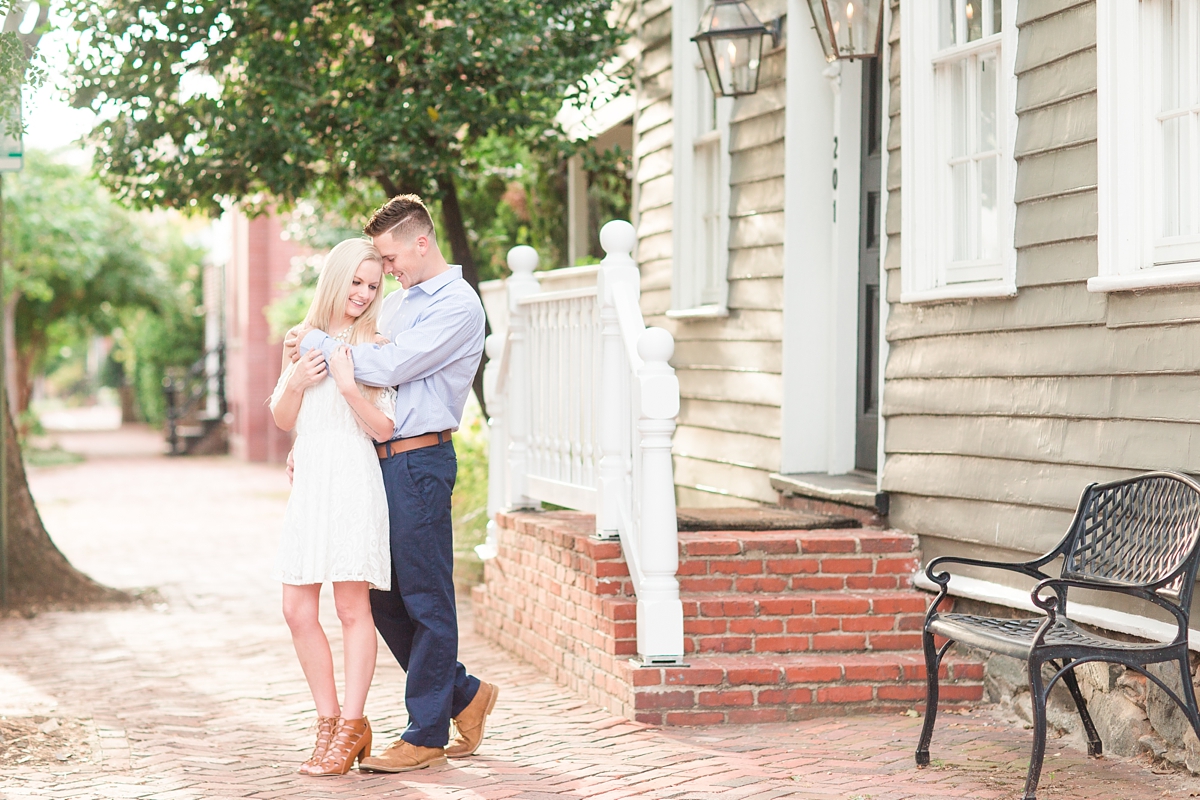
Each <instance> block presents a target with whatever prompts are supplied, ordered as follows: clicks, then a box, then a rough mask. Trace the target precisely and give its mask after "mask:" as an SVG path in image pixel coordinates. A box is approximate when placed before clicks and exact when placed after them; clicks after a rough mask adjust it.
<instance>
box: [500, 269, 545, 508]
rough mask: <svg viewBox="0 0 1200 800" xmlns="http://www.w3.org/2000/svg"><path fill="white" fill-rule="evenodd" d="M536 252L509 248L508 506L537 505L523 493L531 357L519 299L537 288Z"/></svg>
mask: <svg viewBox="0 0 1200 800" xmlns="http://www.w3.org/2000/svg"><path fill="white" fill-rule="evenodd" d="M537 263H538V254H537V251H536V250H534V249H533V248H532V247H529V246H528V245H518V246H517V247H514V248H513V249H511V250H509V251H508V268H509V269H510V270H512V275H511V276H510V277H509V279H508V280H507V281H506V285H507V288H508V337H509V347H510V350H509V358H510V361H509V363H510V367H509V374H508V403H507V411H508V426H507V427H508V505H509V507H510V508H536V507H537V502H536V501H534V500H531V499H529V497H527V496H526V492H525V489H526V486H527V483H526V480H525V478H526V475H527V474H528V457H529V452H528V449H529V424H530V390H531V385H530V379H531V373H530V359H529V341H528V338H527V334H528V325H529V313H528V311H527V309H526V308H525V307H524V306H522V305H521V303H520V300H521V298H523V297H528V296H529V295H531V294H537V292H538V290H539V287H538V282H537V279H536V278H534V277H533V271H534V269H536V268H537Z"/></svg>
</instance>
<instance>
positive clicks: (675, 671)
mask: <svg viewBox="0 0 1200 800" xmlns="http://www.w3.org/2000/svg"><path fill="white" fill-rule="evenodd" d="M497 522H498V524H499V525H500V527H501V529H502V530H501V533H500V554H499V556H498V557H497V558H496V559H494V560H493V561H491V562H489V563H488V565H487V568H486V571H485V582H484V584H482V585H481V586H479V587H477V588H476V589H475V592H474V594H473V598H474V600H475V607H476V614H475V618H476V627H477V629H478V630H479V631H480V632H481V633H483V634H484V635H486V636H489V637H491V638H493V639H494V640H496V641H497V642H499V643H500V644H502V645H504V646H505V647H508V648H509V649H511V650H513V651H515V652H516V653H517V654H518V655H521V656H522V657H523V658H526V659H527V660H529V661H532V662H533V663H534V664H536V665H538V666H541V667H543V669H544V670H545V671H546V672H547V673H548V674H549V675H550V677H552V678H553V679H555V680H557V681H559V682H562V683H566V684H567V685H570V686H571V687H572V688H574V689H576V691H579V692H580V693H582V694H585V695H587V696H588V697H589V699H591V700H593V701H594V702H600V703H601V704H603V705H606V706H608V707H609V708H611V709H612V710H613V711H616V712H618V713H622V714H624V715H626V716H629V717H632V718H634V719H636V720H638V721H641V722H647V723H652V724H660V725H662V724H665V725H707V724H717V723H748V722H776V721H783V720H787V719H802V718H807V717H813V716H822V715H833V714H845V713H864V712H871V713H876V712H879V713H887V712H895V713H898V712H900V711H903V710H906V709H909V708H920V707H921V706H923V701H924V696H925V665H924V658H923V656H922V654H921V634H920V630H921V622H922V619H923V616H924V612H925V607H926V605H927V603H928V601H929V595H927V594H925V593H922V592H918V591H915V590H913V589H912V588H911V576H912V574H913V572H914V571H915V569H916V568H917V562H918V555H917V552H916V540H915V539H914V537H912V536H909V535H907V534H903V533H899V532H896V531H880V530H866V529H861V528H850V529H837V530H788V531H751V532H730V531H721V532H709V531H699V532H681V533H680V534H679V542H680V548H679V551H680V553H679V556H680V564H679V572H678V575H679V583H680V595H681V598H682V600H683V613H684V650H685V654H686V659H685V661H686V664H687V666H685V667H640V666H638V665H637V664H636V663H634V662H632V661H631V660H630V657H631V656H635V655H636V653H637V646H636V623H635V621H634V620H635V617H636V608H637V601H636V599H635V598H634V596H633V590H632V586H631V585H630V581H629V573H628V570H627V568H626V565H625V562H624V559H623V557H622V555H621V549H620V545H619V544H618V543H616V542H601V541H597V540H595V539H594V538H592V537H591V533H592V531H593V522H592V518H591V517H589V516H586V515H582V514H577V513H575V512H544V513H539V512H521V513H513V514H501V515H498V517H497ZM943 669H944V670H945V673H944V675H943V683H942V692H941V697H942V703H943V705H946V706H952V705H955V704H959V705H961V704H964V703H971V702H975V701H978V700H980V699H981V698H982V695H983V684H982V681H983V666H982V664H980V663H977V662H972V661H966V660H963V659H957V658H954V657H949V658H947V660H946V661H945V662H944V666H943Z"/></svg>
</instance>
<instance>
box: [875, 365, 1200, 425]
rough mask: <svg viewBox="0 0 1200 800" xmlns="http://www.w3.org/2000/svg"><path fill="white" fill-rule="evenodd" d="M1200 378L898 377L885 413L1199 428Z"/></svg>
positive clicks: (890, 386)
mask: <svg viewBox="0 0 1200 800" xmlns="http://www.w3.org/2000/svg"><path fill="white" fill-rule="evenodd" d="M1197 397H1200V375H1198V374H1196V373H1190V374H1171V373H1163V374H1154V373H1149V374H1141V375H1051V376H1045V377H1022V378H1019V379H1018V378H1012V377H1004V378H973V377H968V378H934V379H925V378H900V379H895V380H891V381H888V385H887V392H886V393H885V396H884V410H883V413H884V415H885V416H887V417H888V419H889V421H890V419H891V418H892V417H899V416H902V415H916V414H929V415H933V416H935V417H941V416H944V415H961V416H999V417H1042V418H1045V419H1058V418H1064V419H1088V420H1157V421H1164V422H1186V423H1189V424H1196V423H1200V403H1198V402H1196V398H1197Z"/></svg>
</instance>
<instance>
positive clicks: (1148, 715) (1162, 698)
mask: <svg viewBox="0 0 1200 800" xmlns="http://www.w3.org/2000/svg"><path fill="white" fill-rule="evenodd" d="M955 610H956V611H961V612H963V613H968V614H986V615H988V616H995V617H1015V616H1032V615H1027V614H1021V613H1020V612H1015V611H1013V610H1012V609H1010V608H1006V607H1003V606H995V605H991V604H988V603H980V602H976V601H969V600H961V599H960V600H958V601H957V602H956V604H955ZM1105 635H1106V636H1111V637H1114V638H1123V637H1122V635H1121V634H1116V633H1112V632H1108V631H1106V632H1105ZM973 655H975V656H976V657H979V658H982V659H984V660H985V663H986V666H985V677H984V688H985V689H986V692H987V699H988V700H990V701H992V702H994V703H999V704H1000V705H1001V706H1004V707H1007V708H1010V709H1012V711H1013V712H1014V713H1015V714H1016V715H1017V716H1018V717H1020V718H1021V719H1023V720H1025V721H1026V722H1028V723H1032V722H1033V703H1032V699H1031V697H1030V693H1029V677H1028V675H1027V673H1026V667H1025V664H1024V663H1023V662H1021V661H1019V660H1017V659H1014V658H1010V657H1008V656H1002V655H995V654H985V653H978V652H976V653H974V654H973ZM1198 664H1200V654H1197V653H1192V658H1191V671H1192V678H1191V679H1192V683H1193V685H1197V666H1198ZM1150 670H1151V671H1152V672H1154V674H1156V675H1157V676H1158V677H1159V678H1161V679H1162V680H1163V682H1164V683H1166V684H1167V685H1168V686H1171V687H1172V688H1174V689H1176V691H1178V690H1179V677H1178V675H1179V673H1178V670H1175V669H1171V668H1170V666H1169V665H1156V666H1152V667H1151V668H1150ZM1075 674H1076V677H1077V679H1078V681H1079V688H1080V690H1081V691H1082V692H1083V698H1084V700H1085V701H1087V704H1088V712H1089V713H1090V714H1091V717H1092V722H1094V723H1095V725H1096V731H1097V733H1099V734H1100V740H1101V741H1102V742H1103V744H1104V752H1105V753H1111V754H1112V755H1118V756H1126V757H1132V756H1138V755H1142V754H1147V755H1150V756H1151V757H1153V758H1155V759H1158V760H1162V761H1166V762H1169V763H1171V764H1173V765H1175V766H1179V767H1185V768H1187V769H1188V770H1190V771H1191V772H1193V773H1195V774H1200V742H1198V741H1197V740H1196V735H1195V734H1194V733H1193V732H1192V729H1191V725H1189V724H1188V721H1187V717H1185V716H1184V714H1183V712H1182V711H1180V710H1179V708H1178V707H1177V706H1176V705H1175V704H1174V703H1173V702H1172V701H1171V700H1170V698H1168V697H1167V696H1166V695H1165V694H1164V693H1163V691H1162V690H1161V689H1159V688H1158V687H1157V686H1155V685H1154V684H1153V683H1152V682H1150V681H1149V680H1148V679H1146V678H1145V677H1144V676H1142V675H1140V674H1138V673H1137V672H1136V671H1134V670H1130V669H1126V668H1125V667H1123V666H1120V665H1118V664H1105V663H1098V662H1093V663H1090V664H1084V665H1082V666H1080V667H1079V668H1078V669H1077V670H1076V671H1075ZM1048 677H1049V673H1048V672H1047V678H1048ZM1198 691H1200V687H1198ZM1046 722H1047V727H1048V729H1049V730H1051V731H1053V733H1056V734H1058V735H1059V736H1061V737H1064V738H1065V739H1066V740H1067V741H1070V742H1071V743H1072V744H1073V745H1074V746H1076V747H1078V748H1080V749H1085V748H1086V741H1087V740H1086V738H1085V736H1084V732H1083V723H1082V722H1081V721H1080V719H1079V712H1078V711H1076V709H1075V703H1074V701H1073V700H1072V699H1071V695H1070V693H1069V692H1068V691H1067V688H1066V686H1065V685H1064V684H1063V683H1062V681H1059V682H1058V683H1056V684H1055V686H1054V689H1053V691H1052V692H1051V693H1050V701H1049V703H1047V706H1046ZM1052 735H1053V734H1052ZM936 738H937V736H936V733H935V735H934V739H935V741H936Z"/></svg>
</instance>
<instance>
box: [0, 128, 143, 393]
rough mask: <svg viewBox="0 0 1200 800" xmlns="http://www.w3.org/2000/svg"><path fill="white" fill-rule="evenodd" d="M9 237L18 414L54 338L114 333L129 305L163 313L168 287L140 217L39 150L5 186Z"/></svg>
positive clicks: (6, 238)
mask: <svg viewBox="0 0 1200 800" xmlns="http://www.w3.org/2000/svg"><path fill="white" fill-rule="evenodd" d="M8 186H9V188H8V191H7V192H6V197H5V201H6V209H5V211H6V213H5V215H4V241H5V245H6V249H7V251H8V252H7V258H6V259H5V261H6V263H7V265H8V271H7V273H6V275H5V283H6V284H7V289H8V296H7V298H6V303H7V307H8V309H9V313H10V314H11V316H12V318H13V322H14V325H13V327H14V331H15V339H16V341H15V346H16V363H14V364H10V369H11V370H12V373H13V385H14V386H15V388H16V391H15V395H16V396H15V397H14V398H13V402H14V406H15V408H14V415H16V416H20V414H22V413H23V412H24V411H25V410H26V409H27V408H28V407H29V400H30V397H31V395H32V392H33V376H34V375H36V374H38V373H39V372H40V370H41V368H42V367H43V366H44V364H45V360H46V355H47V351H48V348H49V346H50V343H51V341H52V339H53V338H54V337H57V338H64V337H66V338H78V337H80V336H88V335H95V334H108V333H111V332H112V331H113V329H114V328H116V327H117V326H118V325H119V324H120V320H121V316H122V314H123V313H124V312H125V311H126V310H127V309H130V308H134V307H137V308H148V309H154V310H155V311H160V310H161V309H162V308H163V307H164V305H165V304H164V302H163V297H162V291H163V287H164V285H165V284H163V283H161V282H160V281H158V280H157V278H156V275H155V273H154V269H153V267H152V258H153V255H152V254H151V253H150V252H148V251H147V249H146V247H145V246H144V244H143V242H144V236H143V235H142V232H141V230H140V229H139V227H138V224H137V222H136V220H135V219H134V217H133V215H132V214H130V213H129V212H128V211H126V210H125V209H123V208H121V207H120V206H117V205H116V204H115V203H113V202H112V200H110V199H109V197H108V195H107V193H106V192H105V191H104V190H103V189H102V188H101V187H100V186H99V185H98V184H97V183H96V182H95V181H94V180H92V179H90V178H89V177H88V176H87V175H86V174H84V173H83V172H82V171H81V170H79V169H78V168H76V167H72V166H69V165H66V164H58V163H54V162H53V161H52V160H51V159H50V158H49V157H48V156H46V155H44V154H42V153H39V152H37V151H34V152H31V153H29V154H27V155H26V158H25V169H24V170H23V171H22V172H19V173H17V174H16V179H15V180H12V181H10V182H9V184H8Z"/></svg>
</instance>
